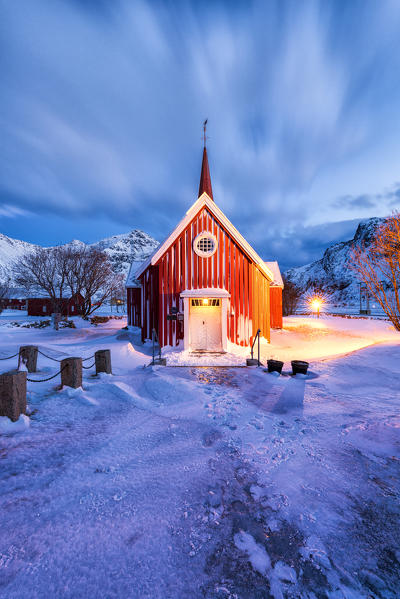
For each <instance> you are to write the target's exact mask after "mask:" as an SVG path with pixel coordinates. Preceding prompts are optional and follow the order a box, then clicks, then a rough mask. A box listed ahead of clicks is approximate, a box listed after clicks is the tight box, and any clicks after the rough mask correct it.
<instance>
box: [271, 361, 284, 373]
mask: <svg viewBox="0 0 400 599" xmlns="http://www.w3.org/2000/svg"><path fill="white" fill-rule="evenodd" d="M267 365H268V372H279V374H281V372H282V368H283V362H281V361H280V360H267Z"/></svg>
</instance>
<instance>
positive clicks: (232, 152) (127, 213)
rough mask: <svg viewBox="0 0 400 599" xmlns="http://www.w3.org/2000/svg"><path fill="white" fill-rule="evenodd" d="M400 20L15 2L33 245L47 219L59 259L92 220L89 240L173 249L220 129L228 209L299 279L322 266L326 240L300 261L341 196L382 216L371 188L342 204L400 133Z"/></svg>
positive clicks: (389, 12) (8, 92) (1, 173)
mask: <svg viewBox="0 0 400 599" xmlns="http://www.w3.org/2000/svg"><path fill="white" fill-rule="evenodd" d="M399 13H400V11H399V6H398V3H396V2H393V3H392V2H389V1H388V2H385V3H380V4H377V3H375V2H373V1H370V2H369V1H366V2H365V1H363V2H357V1H355V2H352V3H349V4H347V5H346V10H343V6H342V5H341V4H339V3H335V2H331V3H328V2H321V3H318V2H307V3H303V4H301V5H300V4H299V3H296V2H291V1H290V0H287V1H282V2H276V3H275V2H268V3H265V2H252V3H241V2H237V3H232V2H228V1H226V2H218V3H209V2H179V1H178V2H174V3H167V2H165V3H164V2H161V1H157V2H147V3H146V2H138V1H136V0H129V1H128V0H125V1H123V0H113V2H100V1H99V2H94V1H93V2H88V1H83V0H82V1H81V2H80V1H79V0H74V1H72V0H70V1H66V0H65V1H62V0H35V2H32V1H31V0H19V1H18V2H3V3H2V4H1V7H0V77H1V81H2V94H1V95H0V115H1V116H0V138H1V145H0V202H1V203H3V204H7V205H9V206H10V205H12V206H13V209H14V210H20V211H21V212H20V216H21V220H20V223H21V234H20V236H23V235H24V233H26V232H27V231H29V230H31V231H32V227H31V223H29V219H25V220H24V219H23V218H22V215H23V214H24V212H23V211H28V212H29V213H33V214H35V215H36V217H37V218H39V217H40V218H41V219H42V230H41V231H40V230H36V239H35V241H40V240H41V241H42V242H43V243H48V242H50V241H51V242H54V238H52V239H50V238H51V232H52V231H53V230H54V227H55V226H56V225H55V224H54V223H55V222H56V220H57V219H59V218H63V219H64V221H65V226H64V228H63V231H64V234H65V235H68V234H69V236H70V237H74V236H76V235H75V230H76V228H77V226H78V225H77V223H82V222H86V221H89V222H91V226H90V229H88V234H87V240H90V239H89V237H91V239H95V238H96V237H97V236H99V235H100V234H101V235H102V234H103V233H104V227H105V225H104V223H107V222H108V223H109V231H108V232H109V234H113V233H116V232H120V231H122V230H127V229H129V228H133V227H142V228H144V229H145V230H146V231H147V232H149V233H151V234H153V235H154V236H155V237H157V238H159V239H160V238H163V237H164V235H165V234H166V233H167V232H168V231H169V230H170V229H171V228H172V227H173V226H174V225H175V223H176V222H177V220H178V219H179V218H180V217H181V216H182V214H183V213H184V212H185V211H186V209H187V208H188V207H189V205H190V204H191V203H192V202H193V201H194V199H195V195H196V190H197V186H198V178H199V168H200V157H201V122H202V120H203V119H204V118H205V117H208V118H209V122H210V128H209V136H210V139H209V155H210V166H211V173H212V181H213V187H214V195H215V199H216V201H217V203H218V204H219V205H220V206H221V208H222V209H223V210H224V211H225V212H226V214H227V215H228V216H229V217H230V218H231V220H232V221H233V222H234V223H235V224H237V225H238V226H239V228H240V229H241V231H242V232H243V233H244V234H245V235H246V237H247V238H248V239H249V240H250V241H251V242H252V243H253V244H254V245H255V246H256V247H257V248H258V249H259V250H260V251H261V250H262V251H264V252H266V255H268V256H270V257H271V258H274V257H278V258H282V259H284V260H286V257H285V256H286V254H285V252H286V248H287V247H288V246H291V247H292V248H293V249H292V251H291V252H290V253H291V255H292V258H291V260H292V262H291V263H293V261H298V262H299V263H300V262H301V261H302V260H303V259H306V257H307V256H308V257H307V259H306V261H307V260H308V258H309V257H310V256H311V255H314V246H313V245H312V244H313V240H312V239H309V240H308V241H306V239H305V240H304V244H305V245H304V248H303V249H304V251H303V250H302V252H301V253H300V254H299V253H297V252H296V250H295V247H297V245H298V240H297V239H296V238H295V237H296V235H298V232H299V231H303V228H304V225H305V224H307V221H308V220H310V219H311V217H312V216H313V215H314V213H315V210H316V209H317V207H318V206H320V203H321V201H323V202H324V204H325V206H326V208H324V210H325V211H324V214H323V217H322V218H323V219H324V220H326V221H335V220H338V218H337V215H336V211H337V208H338V204H336V205H335V203H334V202H333V203H332V200H334V198H335V197H338V196H339V197H340V198H341V200H336V202H339V201H340V202H341V204H340V208H341V210H342V212H341V214H340V218H342V219H343V220H345V219H346V218H354V217H355V212H356V210H357V209H362V214H361V216H365V211H368V210H369V211H370V213H371V215H373V213H374V209H375V207H376V197H375V196H374V197H373V194H372V195H371V196H370V195H369V194H367V195H363V189H365V185H364V187H363V185H362V180H360V182H359V191H358V193H355V194H353V189H352V190H351V192H350V193H349V190H346V189H345V186H346V183H345V181H344V182H343V187H344V189H343V191H342V192H341V193H340V194H339V193H337V192H336V188H337V184H338V183H337V182H338V180H340V175H338V172H337V169H338V168H339V166H340V165H341V164H350V163H351V161H352V160H354V157H360V156H362V155H364V153H366V154H367V153H368V152H369V153H371V152H373V151H374V147H375V146H376V145H377V143H378V142H377V140H379V143H380V144H384V143H385V140H386V138H387V140H388V141H387V145H388V147H389V142H390V141H391V140H392V139H393V136H395V134H396V130H395V127H394V125H393V123H394V122H395V120H394V119H393V115H394V114H397V116H398V112H397V111H398V106H399V100H400V88H399V85H398V72H399V68H400V37H399V36H398V31H399V25H400V19H399ZM381 154H382V152H381ZM393 160H394V157H393ZM397 164H398V163H397ZM386 165H389V166H387V170H388V174H387V176H388V177H391V178H390V179H388V180H387V181H386V182H385V185H390V184H392V183H393V181H395V180H396V177H397V176H398V175H396V173H395V171H394V170H393V172H391V171H390V168H389V167H390V160H386ZM381 170H382V169H381ZM322 176H325V177H326V176H327V177H328V182H327V185H326V186H325V189H326V192H325V194H324V197H323V198H318V199H317V198H313V196H312V189H313V185H314V184H315V183H316V182H317V181H318V180H319V178H320V177H322ZM329 177H330V178H329ZM353 182H354V178H353ZM333 187H335V191H333V189H332V188H333ZM396 197H398V196H393V197H392V200H391V201H392V202H393V203H394V202H395V201H397V200H396ZM16 214H17V212H16ZM1 215H2V213H1V212H0V218H1ZM346 215H347V216H346ZM4 216H7V214H4ZM100 222H101V223H102V224H101V226H100V224H99V223H100ZM24 227H25V228H24ZM1 228H2V229H6V230H7V231H11V229H7V224H6V221H4V220H0V229H1ZM6 230H5V231H4V232H6ZM12 232H13V233H14V234H15V228H14V229H12ZM40 234H41V239H38V236H39V237H40ZM293 236H294V237H293ZM266 240H268V244H269V245H268V247H267V245H266ZM307 243H308V246H307ZM306 246H307V247H309V252H308V254H307V249H306ZM287 254H288V253H287Z"/></svg>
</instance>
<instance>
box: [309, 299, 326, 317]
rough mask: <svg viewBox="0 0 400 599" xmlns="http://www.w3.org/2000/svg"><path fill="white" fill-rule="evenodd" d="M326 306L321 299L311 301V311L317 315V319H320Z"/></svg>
mask: <svg viewBox="0 0 400 599" xmlns="http://www.w3.org/2000/svg"><path fill="white" fill-rule="evenodd" d="M323 305H324V301H323V299H322V298H320V297H314V298H312V299H311V300H310V306H311V309H312V310H314V312H316V313H317V318H319V312H320V310H321V308H322V306H323Z"/></svg>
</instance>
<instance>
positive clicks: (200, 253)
mask: <svg viewBox="0 0 400 599" xmlns="http://www.w3.org/2000/svg"><path fill="white" fill-rule="evenodd" d="M201 239H212V240H213V243H214V249H213V251H212V252H204V251H202V250H199V248H198V247H197V244H198V243H199V241H200V240H201ZM217 249H218V241H217V238H216V237H215V235H213V234H212V233H210V232H209V231H203V232H202V233H199V235H197V237H195V238H194V240H193V251H194V253H195V254H197V255H198V256H200V257H201V258H211V256H213V255H214V254H215V252H216V251H217Z"/></svg>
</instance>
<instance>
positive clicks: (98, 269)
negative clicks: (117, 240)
mask: <svg viewBox="0 0 400 599" xmlns="http://www.w3.org/2000/svg"><path fill="white" fill-rule="evenodd" d="M15 273H16V282H17V283H18V284H19V285H21V286H22V287H24V288H25V289H26V290H27V291H29V292H31V291H37V292H42V293H43V292H44V293H45V294H46V295H47V297H49V298H50V300H51V303H52V309H53V311H54V312H62V308H63V306H64V305H65V300H66V299H67V298H69V297H71V298H75V297H80V296H81V297H82V304H81V309H82V315H83V316H85V317H86V316H89V315H90V314H92V312H94V311H95V310H96V309H97V308H98V307H99V306H101V305H102V304H104V302H106V301H107V300H109V299H110V298H111V297H113V296H114V295H116V294H120V289H121V284H122V280H123V276H122V275H117V274H115V273H114V271H113V268H112V264H111V262H110V259H109V258H108V256H107V254H106V253H105V252H101V251H100V250H96V249H93V248H87V247H82V248H75V247H70V246H63V247H57V248H38V249H37V250H36V251H35V252H32V253H30V254H26V255H25V256H23V257H22V258H21V259H20V260H19V261H18V262H17V264H16V267H15Z"/></svg>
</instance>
